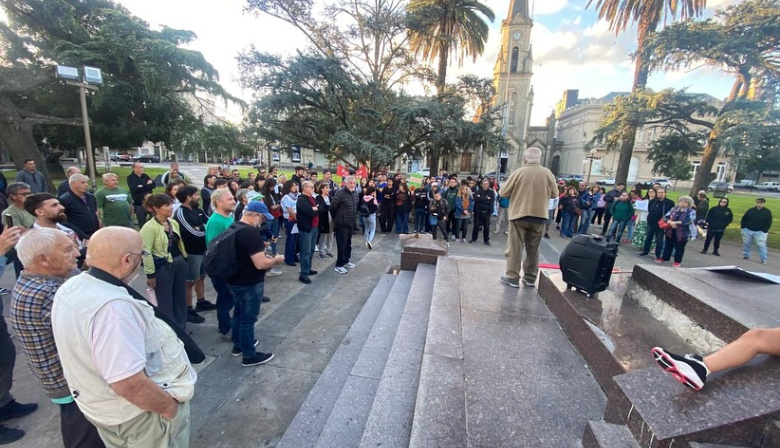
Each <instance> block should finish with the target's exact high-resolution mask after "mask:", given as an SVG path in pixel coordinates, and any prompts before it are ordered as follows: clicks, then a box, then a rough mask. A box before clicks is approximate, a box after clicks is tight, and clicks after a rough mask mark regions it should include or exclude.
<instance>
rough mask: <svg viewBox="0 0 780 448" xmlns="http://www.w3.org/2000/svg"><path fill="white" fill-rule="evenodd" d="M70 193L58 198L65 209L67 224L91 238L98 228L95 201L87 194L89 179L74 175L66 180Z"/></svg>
mask: <svg viewBox="0 0 780 448" xmlns="http://www.w3.org/2000/svg"><path fill="white" fill-rule="evenodd" d="M68 181H69V182H70V191H68V192H67V193H65V194H63V195H62V196H60V204H62V206H63V207H65V215H67V216H68V222H69V223H71V224H73V225H75V226H76V227H78V228H79V229H81V231H82V232H84V233H85V234H87V236H88V237H91V236H92V234H93V233H95V232H97V230H98V229H99V228H100V216H99V215H98V206H97V199H96V198H95V196H94V195H93V194H92V193H90V192H89V178H88V177H87V176H85V175H83V174H74V175H72V176H70V178H69V179H68Z"/></svg>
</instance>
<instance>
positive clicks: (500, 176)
mask: <svg viewBox="0 0 780 448" xmlns="http://www.w3.org/2000/svg"><path fill="white" fill-rule="evenodd" d="M482 177H493V178H496V179H498V180H499V181H502V180H506V173H499V175H498V176H496V172H495V171H491V172H489V173H485V174H483V175H482Z"/></svg>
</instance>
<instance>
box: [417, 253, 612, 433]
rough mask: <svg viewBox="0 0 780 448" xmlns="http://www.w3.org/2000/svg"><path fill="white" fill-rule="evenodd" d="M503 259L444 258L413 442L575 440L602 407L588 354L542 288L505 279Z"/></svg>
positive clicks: (438, 268) (436, 286) (439, 266)
mask: <svg viewBox="0 0 780 448" xmlns="http://www.w3.org/2000/svg"><path fill="white" fill-rule="evenodd" d="M505 268H506V263H505V262H503V261H499V260H485V259H477V258H466V257H450V258H448V259H444V258H441V259H439V261H438V263H437V266H436V281H435V284H434V294H433V301H432V304H431V316H430V320H429V324H428V335H427V340H426V346H425V354H424V355H423V366H422V369H421V373H420V383H419V387H418V396H417V404H416V408H415V416H414V423H413V425H412V438H411V440H410V446H413V447H439V446H441V447H445V446H446V447H465V446H491V447H492V446H574V445H577V444H579V443H580V441H581V438H582V433H583V431H584V429H585V422H586V421H587V420H596V419H599V418H601V416H602V415H603V410H604V405H605V402H606V399H605V397H604V394H603V392H602V390H601V388H600V387H599V385H598V383H597V382H596V380H595V379H594V378H593V376H592V375H591V374H590V372H589V371H588V369H587V368H586V367H585V363H584V361H583V359H582V358H581V357H580V356H579V354H578V353H577V351H576V350H575V348H574V347H573V346H572V345H571V343H570V342H569V340H568V339H567V338H566V335H565V334H564V333H563V331H562V330H561V328H560V326H559V325H558V323H557V321H556V320H555V318H554V316H553V315H552V314H551V313H550V311H549V310H548V309H547V306H546V305H545V304H544V302H543V300H542V299H541V297H540V296H539V294H538V292H537V290H536V289H535V288H527V287H526V288H521V289H516V288H512V287H510V286H508V285H504V284H502V283H500V281H499V277H500V276H501V275H502V274H503V273H504V270H505ZM553 415H554V418H551V416H553Z"/></svg>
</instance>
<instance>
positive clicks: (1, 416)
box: [0, 400, 38, 422]
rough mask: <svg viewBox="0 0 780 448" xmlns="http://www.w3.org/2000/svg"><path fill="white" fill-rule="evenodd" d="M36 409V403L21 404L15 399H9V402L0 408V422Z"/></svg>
mask: <svg viewBox="0 0 780 448" xmlns="http://www.w3.org/2000/svg"><path fill="white" fill-rule="evenodd" d="M36 409H38V405H37V404H35V403H28V404H22V403H19V402H17V401H16V400H11V402H10V403H8V404H7V405H5V406H3V407H2V408H0V422H4V421H6V420H11V419H12V418H20V417H24V416H25V415H30V414H32V413H33V412H35V410H36Z"/></svg>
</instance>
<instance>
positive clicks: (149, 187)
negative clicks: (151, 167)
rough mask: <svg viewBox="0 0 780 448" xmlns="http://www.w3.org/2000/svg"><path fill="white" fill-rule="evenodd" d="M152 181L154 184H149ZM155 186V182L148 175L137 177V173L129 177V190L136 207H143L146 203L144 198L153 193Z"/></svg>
mask: <svg viewBox="0 0 780 448" xmlns="http://www.w3.org/2000/svg"><path fill="white" fill-rule="evenodd" d="M150 180H151V181H152V183H149V181H150ZM155 186H156V185H155V184H154V180H152V178H151V177H149V175H148V174H146V173H144V174H142V175H140V176H137V175H136V174H135V173H130V175H129V176H127V188H129V189H130V196H132V197H133V204H134V205H141V204H142V203H143V201H144V197H145V196H146V195H147V194H149V193H151V192H153V191H154V187H155Z"/></svg>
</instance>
